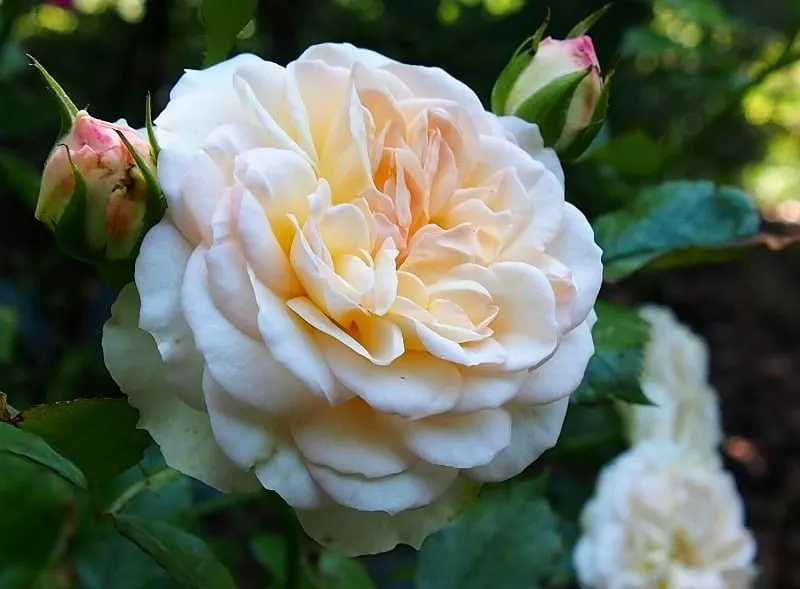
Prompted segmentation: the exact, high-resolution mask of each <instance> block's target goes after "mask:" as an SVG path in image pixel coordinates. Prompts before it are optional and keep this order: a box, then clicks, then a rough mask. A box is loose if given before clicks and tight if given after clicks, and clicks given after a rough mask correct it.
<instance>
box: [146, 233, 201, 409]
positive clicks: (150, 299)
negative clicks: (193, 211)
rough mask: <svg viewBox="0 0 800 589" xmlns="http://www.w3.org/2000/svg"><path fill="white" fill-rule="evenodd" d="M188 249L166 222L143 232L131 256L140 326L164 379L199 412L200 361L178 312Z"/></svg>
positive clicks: (185, 243) (190, 336)
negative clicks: (153, 345)
mask: <svg viewBox="0 0 800 589" xmlns="http://www.w3.org/2000/svg"><path fill="white" fill-rule="evenodd" d="M191 253H192V247H191V246H190V245H189V243H188V242H187V241H186V240H185V239H184V238H183V236H182V235H181V234H180V233H179V232H178V231H177V229H175V226H174V225H172V224H171V223H170V222H169V221H167V220H163V221H161V222H160V223H159V224H158V225H156V226H155V227H153V228H152V229H151V230H150V231H148V233H147V235H146V236H145V238H144V241H143V242H142V248H141V251H140V253H139V257H138V258H136V288H137V289H138V291H139V296H140V297H141V301H142V302H141V310H140V311H139V327H141V328H142V329H144V330H145V331H148V332H149V333H150V334H151V335H152V336H153V338H154V339H155V340H156V344H157V345H158V351H159V353H160V354H161V358H162V359H163V360H164V363H165V364H166V366H167V370H166V373H165V374H166V376H165V378H166V379H167V381H168V382H169V383H170V384H171V385H172V386H173V387H174V388H175V390H176V391H177V392H178V394H179V395H180V396H181V399H183V400H184V401H185V402H186V403H188V404H189V405H190V406H191V407H193V408H195V409H198V410H203V409H204V408H205V401H204V400H203V396H202V391H203V388H202V379H203V357H202V356H201V355H200V353H199V352H198V351H197V349H196V348H195V344H194V336H193V335H192V331H191V329H190V328H189V324H188V323H187V322H186V319H185V318H184V316H183V310H182V309H181V299H180V297H181V285H182V284H183V274H184V271H185V269H186V264H187V263H188V261H189V256H190V255H191Z"/></svg>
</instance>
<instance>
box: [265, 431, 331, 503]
mask: <svg viewBox="0 0 800 589" xmlns="http://www.w3.org/2000/svg"><path fill="white" fill-rule="evenodd" d="M256 476H257V477H258V480H259V481H260V482H261V484H262V485H263V486H264V488H265V489H269V490H271V491H275V492H276V493H277V494H278V495H280V496H281V498H282V499H283V500H284V501H286V503H288V504H289V505H291V506H292V507H294V508H296V509H321V508H323V507H328V506H330V505H331V500H330V497H328V496H327V495H326V494H325V492H324V491H323V490H322V488H321V487H320V486H319V485H318V484H317V482H316V481H315V480H314V479H313V478H311V474H310V473H309V472H308V467H307V466H306V463H305V462H304V461H303V457H302V456H301V455H300V453H299V452H298V451H297V448H295V446H294V444H292V443H291V441H289V440H288V439H284V440H283V442H282V443H279V444H278V446H277V448H276V450H275V453H274V454H273V455H272V458H270V459H269V460H268V461H266V462H264V463H262V464H260V465H258V466H257V467H256Z"/></svg>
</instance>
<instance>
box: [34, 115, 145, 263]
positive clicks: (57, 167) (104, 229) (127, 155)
mask: <svg viewBox="0 0 800 589" xmlns="http://www.w3.org/2000/svg"><path fill="white" fill-rule="evenodd" d="M118 132H121V133H122V134H123V135H124V136H125V138H126V139H127V140H128V142H129V144H130V146H131V147H132V148H133V149H134V150H135V151H136V152H137V154H138V155H139V157H140V158H141V159H142V160H143V161H144V162H146V164H147V165H148V166H150V167H154V162H153V159H152V157H151V155H150V146H149V145H148V143H147V141H145V139H143V138H142V137H141V136H139V134H138V133H137V132H136V131H135V130H134V129H132V128H130V127H128V126H126V125H118V124H112V123H108V122H106V121H101V120H99V119H96V118H94V117H92V116H90V115H89V114H88V113H87V112H86V111H80V112H78V114H77V115H76V117H75V121H74V124H73V126H72V129H70V131H69V133H67V135H66V136H65V137H64V138H62V139H61V141H59V143H58V144H57V145H56V146H55V147H54V148H53V152H52V153H51V154H50V157H49V158H48V159H47V163H46V164H45V168H44V172H43V174H42V185H41V191H40V193H39V201H38V203H37V206H36V218H37V219H39V220H40V221H42V222H43V223H45V224H46V225H47V226H48V227H50V228H51V229H52V230H53V231H56V232H57V233H58V231H59V229H58V228H59V225H60V224H61V223H62V221H65V222H68V223H73V224H75V225H76V226H75V227H74V228H71V231H70V233H75V235H71V236H67V239H69V241H70V242H71V243H69V244H67V245H68V246H70V247H69V248H68V249H70V250H72V251H71V252H70V253H74V254H77V255H78V257H82V258H94V257H101V258H105V259H112V260H115V259H125V258H127V257H129V256H130V255H131V253H132V252H133V250H134V248H135V246H136V245H137V243H138V240H139V237H140V235H141V233H142V230H143V225H144V217H145V212H146V207H147V200H148V198H147V196H148V185H147V181H146V179H145V176H144V173H143V171H142V170H141V169H140V168H139V166H137V164H136V160H135V158H134V155H133V154H132V153H131V151H130V150H129V149H128V147H127V146H126V145H125V143H124V142H123V140H122V139H121V137H120V136H119V134H118ZM76 198H78V199H82V200H83V202H81V203H80V204H79V208H80V209H82V210H80V211H78V212H77V214H78V215H79V216H80V217H82V218H80V219H64V216H65V214H66V213H67V210H68V207H69V205H70V203H72V202H73V200H74V199H76ZM62 233H63V231H62ZM88 261H95V260H93V259H89V260H88Z"/></svg>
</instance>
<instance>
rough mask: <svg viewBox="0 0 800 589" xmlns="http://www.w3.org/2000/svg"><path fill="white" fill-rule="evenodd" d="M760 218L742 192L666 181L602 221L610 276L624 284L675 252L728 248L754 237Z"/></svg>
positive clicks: (600, 238)
mask: <svg viewBox="0 0 800 589" xmlns="http://www.w3.org/2000/svg"><path fill="white" fill-rule="evenodd" d="M758 224H759V215H758V211H757V210H756V207H755V205H754V204H753V201H752V200H751V199H750V198H749V197H748V196H747V195H746V194H745V193H744V192H742V191H741V190H739V189H738V188H733V187H728V186H721V187H719V186H715V185H714V184H713V183H711V182H706V181H700V182H689V181H679V182H666V183H664V184H661V185H659V186H655V187H651V188H647V189H645V190H643V191H642V192H641V193H640V194H639V196H638V197H637V198H636V199H635V200H634V201H633V202H631V203H630V204H629V205H628V206H626V207H624V208H623V209H621V210H619V211H616V212H614V213H610V214H608V215H604V216H602V217H599V218H598V219H597V220H596V221H595V223H594V230H595V238H596V240H597V243H598V245H600V247H602V248H603V262H604V276H605V278H606V279H607V280H618V279H620V278H623V277H625V276H627V275H629V274H631V273H633V272H635V271H636V270H638V269H639V268H641V267H643V266H645V265H646V264H648V263H650V262H651V261H653V260H655V259H656V258H658V257H660V256H662V255H665V254H667V253H668V252H670V251H674V250H679V249H685V248H693V247H700V246H702V247H726V246H728V245H729V244H731V243H734V242H736V241H738V240H741V239H744V238H746V237H749V236H751V235H753V234H754V233H755V232H756V231H757V230H758Z"/></svg>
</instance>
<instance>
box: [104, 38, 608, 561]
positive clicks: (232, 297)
mask: <svg viewBox="0 0 800 589" xmlns="http://www.w3.org/2000/svg"><path fill="white" fill-rule="evenodd" d="M509 123H510V121H506V125H505V126H504V124H503V122H502V121H501V120H500V118H498V117H496V116H495V115H493V114H491V113H488V112H486V111H485V110H484V109H483V107H482V106H481V103H480V101H479V100H478V97H477V96H476V95H475V94H474V93H473V92H472V91H471V90H470V89H469V88H468V87H467V86H465V85H464V84H462V83H461V82H458V81H457V80H455V79H453V78H452V77H450V76H449V75H448V74H446V73H445V72H444V71H442V70H441V69H438V68H425V67H416V66H409V65H405V64H401V63H398V62H396V61H394V60H391V59H389V58H386V57H384V56H382V55H379V54H377V53H374V52H371V51H365V50H362V49H358V48H355V47H353V46H351V45H344V44H342V45H340V44H323V45H317V46H314V47H311V48H309V49H308V50H307V51H306V52H305V53H304V54H303V55H302V56H301V57H300V58H299V59H298V60H297V61H295V62H293V63H291V64H289V65H288V66H287V67H286V68H283V67H281V66H278V65H276V64H273V63H269V62H265V61H263V60H261V59H259V58H257V57H255V56H252V55H244V56H238V57H236V58H234V59H231V60H229V61H227V62H224V63H222V64H219V65H217V66H214V67H213V68H210V69H208V70H204V71H193V72H187V73H186V74H185V75H184V77H183V78H181V80H180V81H179V82H178V84H177V85H176V86H175V88H174V89H173V91H172V94H171V100H170V102H169V104H168V105H167V107H166V109H165V110H164V112H163V113H161V115H160V116H159V117H158V118H157V119H156V122H155V124H156V133H157V135H158V138H159V141H160V144H161V147H162V151H161V154H160V157H159V162H158V176H159V179H160V181H161V184H162V187H163V189H164V191H165V193H166V197H167V202H168V205H169V206H168V211H167V215H166V216H165V218H164V219H163V220H162V221H161V223H159V224H158V225H157V226H156V227H154V228H153V229H152V230H151V231H150V233H149V234H148V235H147V236H146V238H145V240H144V243H143V245H142V250H141V254H140V256H139V259H138V261H137V266H136V275H135V279H136V287H137V288H138V291H139V292H140V293H141V317H140V322H139V327H140V328H141V329H142V330H144V331H136V330H135V329H134V328H135V327H136V326H135V325H133V326H130V328H129V329H127V330H119V329H118V328H117V327H115V324H114V322H113V321H114V320H112V322H110V323H109V326H108V327H107V330H106V331H107V337H106V342H105V353H106V357H107V362H108V364H109V368H110V370H111V371H112V373H113V374H114V375H115V378H117V380H118V382H119V384H120V385H121V388H122V390H123V392H125V393H126V394H128V396H129V397H130V399H131V403H132V404H134V405H135V406H137V407H139V408H140V409H141V410H142V422H141V423H142V426H143V427H147V428H148V429H150V431H151V433H152V434H153V436H154V437H155V438H156V440H157V441H158V443H159V444H160V445H161V446H162V449H163V450H164V453H165V455H168V456H171V457H172V458H170V459H169V460H170V461H171V462H170V463H171V464H173V465H174V466H175V467H176V468H179V469H181V470H183V471H184V472H186V473H187V474H190V475H192V476H195V477H197V478H200V479H201V480H205V481H207V482H210V483H211V484H214V485H215V486H219V487H220V488H225V489H229V488H231V485H230V484H229V483H226V482H222V481H219V480H218V476H217V474H215V473H218V472H221V471H220V469H221V468H222V467H221V466H220V464H222V465H224V466H225V468H228V469H232V470H233V471H234V472H236V473H238V475H237V476H240V477H244V478H245V479H246V480H248V481H250V482H252V481H254V480H256V479H257V481H258V482H260V484H261V485H262V486H263V487H265V488H267V489H271V490H274V491H276V492H277V493H278V494H280V495H281V496H282V497H283V499H284V500H286V501H287V502H288V503H289V504H290V505H292V506H294V508H295V509H297V510H298V514H299V516H300V519H301V522H302V523H303V525H304V526H305V528H306V529H307V531H308V532H309V534H310V535H311V536H312V537H314V538H315V539H316V540H318V541H319V542H321V543H323V544H325V545H327V546H329V547H331V548H334V549H336V550H338V551H341V552H344V553H347V554H359V553H366V552H379V551H383V550H388V549H390V548H392V547H393V546H394V545H395V544H397V543H407V544H411V545H413V546H419V545H420V544H421V542H422V541H423V540H424V538H425V536H426V535H428V534H430V533H431V532H433V531H435V530H436V529H437V528H438V527H440V526H442V525H443V524H444V523H446V522H447V521H448V520H449V519H450V518H452V517H454V516H455V514H456V513H457V512H458V511H459V510H461V509H463V507H464V506H465V505H466V503H467V502H468V500H469V499H470V498H471V497H474V491H475V489H476V486H477V484H479V482H483V481H499V480H504V479H507V478H510V477H512V476H515V475H516V474H518V473H519V472H521V471H522V470H524V469H525V468H526V467H527V466H529V465H530V464H531V463H532V462H533V461H535V460H536V458H537V457H538V456H539V455H540V454H541V453H542V452H544V451H545V450H546V449H547V448H549V447H551V446H552V445H553V444H555V442H556V440H557V438H558V435H559V432H560V430H561V425H562V422H563V420H564V415H565V412H566V408H567V405H568V401H567V399H568V396H569V394H570V393H571V392H572V391H573V390H574V389H575V387H576V386H577V385H578V383H579V382H580V380H581V377H582V374H583V371H584V370H585V367H586V363H587V362H588V359H589V357H590V356H591V355H592V353H593V346H592V339H591V332H590V329H589V327H590V324H591V322H592V321H593V312H592V306H593V304H594V300H595V298H596V296H597V291H598V289H599V286H600V280H601V277H602V266H601V262H600V254H601V252H600V249H599V248H598V247H597V245H596V244H595V243H594V237H593V234H592V231H591V227H590V226H589V224H588V222H587V221H586V220H585V219H584V218H583V216H582V215H581V214H580V213H579V212H578V211H577V209H574V207H572V206H571V205H568V204H566V203H565V201H564V178H563V172H562V170H561V167H560V165H559V163H558V160H557V158H556V157H555V155H554V153H553V152H552V151H550V150H545V149H543V148H542V147H541V145H539V144H540V137H539V135H538V130H536V128H535V127H525V126H524V125H522V126H521V125H509ZM506 127H508V128H509V130H507V128H506ZM512 127H517V129H516V131H518V132H515V129H514V128H512ZM146 332H149V334H150V335H147V333H146ZM109 335H114V336H115V337H108V336H109ZM151 336H152V338H154V339H155V343H153V344H152V345H155V344H156V343H157V350H158V352H159V353H160V356H161V359H160V363H159V364H158V366H159V367H160V368H159V371H160V372H158V374H159V375H161V376H163V380H165V381H168V382H169V383H170V386H160V387H159V389H158V391H159V395H158V396H156V395H155V394H154V393H147V394H145V393H146V392H143V389H142V385H141V383H137V382H136V381H132V380H131V379H132V378H133V375H135V374H137V373H140V374H144V373H145V372H146V371H147V370H149V368H148V366H149V364H148V362H149V360H148V358H146V357H145V356H138V355H135V354H127V355H122V354H121V353H120V349H119V346H121V345H123V344H124V341H121V340H122V338H124V337H131V338H133V337H136V338H139V339H142V338H150V337H151ZM146 341H147V342H152V339H147V340H146ZM126 375H127V376H126ZM145 398H146V399H147V402H145V401H144V400H143V399H145ZM155 401H158V402H155ZM187 411H188V412H189V413H186V412H187ZM186 415H191V416H192V419H194V420H195V421H196V422H197V424H200V425H197V427H196V431H194V433H193V434H192V436H193V437H189V436H188V434H186V433H185V432H184V429H182V428H183V426H182V425H181V424H182V423H183V421H182V420H184V419H187V418H186ZM201 425H202V427H201ZM201 434H202V436H203V438H202V440H199V439H197V436H200V435H201ZM188 444H197V445H198V447H199V448H202V449H203V451H202V452H206V451H207V449H209V448H211V449H213V450H214V452H215V453H216V457H215V459H214V460H210V459H209V460H208V461H207V466H208V468H209V472H204V471H203V469H202V462H200V460H199V457H198V459H197V461H190V462H188V463H187V465H186V466H183V465H182V464H183V462H182V459H183V458H185V459H187V460H188V459H190V458H193V457H192V456H184V454H185V449H186V448H187V445H188ZM202 452H201V455H204V454H202ZM176 456H179V457H176ZM231 477H233V475H231ZM356 524H358V525H356ZM360 528H363V529H360Z"/></svg>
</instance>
